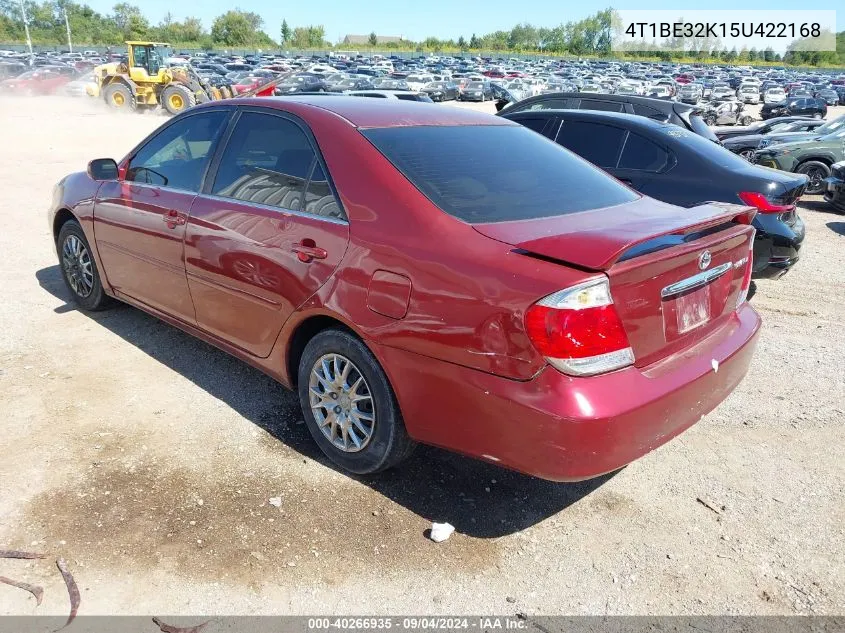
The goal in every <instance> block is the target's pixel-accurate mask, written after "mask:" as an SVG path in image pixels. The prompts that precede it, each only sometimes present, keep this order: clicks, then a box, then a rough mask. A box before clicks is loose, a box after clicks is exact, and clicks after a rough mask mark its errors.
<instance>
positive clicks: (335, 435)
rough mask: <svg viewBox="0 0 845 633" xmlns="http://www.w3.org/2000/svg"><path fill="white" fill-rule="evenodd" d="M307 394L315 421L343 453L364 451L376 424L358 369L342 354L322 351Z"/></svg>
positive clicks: (311, 376) (364, 383) (371, 404)
mask: <svg viewBox="0 0 845 633" xmlns="http://www.w3.org/2000/svg"><path fill="white" fill-rule="evenodd" d="M308 395H309V400H310V403H311V411H312V412H313V414H314V420H315V421H316V422H317V426H318V427H319V429H320V431H322V433H323V435H325V436H326V439H328V440H329V441H330V442H331V443H332V445H333V446H334V447H335V448H337V449H338V450H341V451H343V452H345V453H357V452H358V451H361V450H363V449H364V448H365V447H366V446H367V444H369V442H370V439H371V438H372V436H373V431H374V429H375V425H376V416H375V408H374V404H373V395H372V392H371V391H370V386H369V385H368V384H367V381H366V379H365V378H364V375H363V374H362V373H361V370H359V369H358V367H356V366H355V364H354V363H353V362H352V361H351V360H349V359H348V358H346V357H345V356H342V355H341V354H325V355H324V356H321V357H320V358H319V359H317V362H315V363H314V366H313V367H312V368H311V374H310V378H309V384H308Z"/></svg>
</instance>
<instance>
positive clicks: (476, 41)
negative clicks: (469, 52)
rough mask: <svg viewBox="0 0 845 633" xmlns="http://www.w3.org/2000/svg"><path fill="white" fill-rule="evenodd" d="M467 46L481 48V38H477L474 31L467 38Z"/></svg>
mask: <svg viewBox="0 0 845 633" xmlns="http://www.w3.org/2000/svg"><path fill="white" fill-rule="evenodd" d="M469 47H470V48H481V40H480V39H479V38H478V36H477V35H476V34H475V33H473V34H472V37H471V38H469Z"/></svg>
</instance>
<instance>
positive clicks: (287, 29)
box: [281, 20, 291, 46]
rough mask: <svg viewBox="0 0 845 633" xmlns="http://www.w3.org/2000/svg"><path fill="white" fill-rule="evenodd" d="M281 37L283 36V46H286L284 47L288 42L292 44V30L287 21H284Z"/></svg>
mask: <svg viewBox="0 0 845 633" xmlns="http://www.w3.org/2000/svg"><path fill="white" fill-rule="evenodd" d="M281 36H282V39H281V43H282V46H284V45H286V44H287V43H288V42H290V38H291V30H290V27H289V26H288V21H287V20H282V32H281Z"/></svg>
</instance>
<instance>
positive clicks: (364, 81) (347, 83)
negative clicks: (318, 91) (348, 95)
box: [326, 76, 375, 92]
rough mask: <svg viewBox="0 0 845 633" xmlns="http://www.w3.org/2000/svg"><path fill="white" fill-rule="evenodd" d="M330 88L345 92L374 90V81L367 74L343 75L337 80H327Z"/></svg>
mask: <svg viewBox="0 0 845 633" xmlns="http://www.w3.org/2000/svg"><path fill="white" fill-rule="evenodd" d="M326 84H327V86H328V90H329V91H331V92H343V91H345V90H373V89H374V88H375V86H373V82H372V81H370V78H369V77H367V76H361V77H343V78H341V79H337V80H335V81H327V82H326Z"/></svg>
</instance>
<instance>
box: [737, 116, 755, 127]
mask: <svg viewBox="0 0 845 633" xmlns="http://www.w3.org/2000/svg"><path fill="white" fill-rule="evenodd" d="M753 120H754V119H752V118H751V117H750V116H744V117H742V118H741V119H740V120H739V124H740V125H743V126H745V125H751V122H752V121H753Z"/></svg>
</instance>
